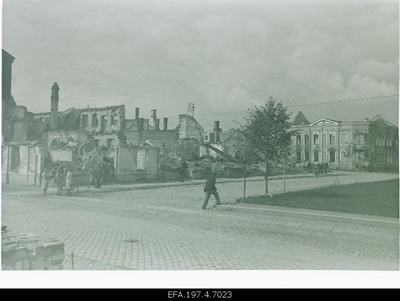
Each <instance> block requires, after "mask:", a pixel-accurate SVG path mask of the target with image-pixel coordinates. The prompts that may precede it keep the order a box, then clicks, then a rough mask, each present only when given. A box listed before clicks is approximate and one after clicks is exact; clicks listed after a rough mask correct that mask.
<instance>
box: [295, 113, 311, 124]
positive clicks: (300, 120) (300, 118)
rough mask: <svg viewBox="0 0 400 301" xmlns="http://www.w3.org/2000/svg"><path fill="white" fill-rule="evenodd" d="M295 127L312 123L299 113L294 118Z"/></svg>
mask: <svg viewBox="0 0 400 301" xmlns="http://www.w3.org/2000/svg"><path fill="white" fill-rule="evenodd" d="M293 124H294V125H300V124H310V122H309V121H308V120H307V118H306V117H305V116H304V114H303V112H302V111H299V112H298V113H297V115H296V117H295V118H294V121H293Z"/></svg>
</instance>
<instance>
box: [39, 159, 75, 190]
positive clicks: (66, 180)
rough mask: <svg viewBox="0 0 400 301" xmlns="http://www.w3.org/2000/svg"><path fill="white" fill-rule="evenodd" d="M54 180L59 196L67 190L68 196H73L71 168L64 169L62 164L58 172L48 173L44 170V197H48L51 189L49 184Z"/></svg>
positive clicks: (57, 169)
mask: <svg viewBox="0 0 400 301" xmlns="http://www.w3.org/2000/svg"><path fill="white" fill-rule="evenodd" d="M52 178H53V179H54V184H55V186H56V188H57V195H62V191H63V190H65V191H66V192H67V195H71V184H72V170H71V168H69V167H64V166H63V164H60V165H59V166H58V167H57V168H56V170H55V171H54V170H53V171H51V172H50V171H48V170H47V169H44V170H43V172H42V189H43V195H46V193H47V189H48V187H49V182H50V180H51V179H52Z"/></svg>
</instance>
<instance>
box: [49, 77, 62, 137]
mask: <svg viewBox="0 0 400 301" xmlns="http://www.w3.org/2000/svg"><path fill="white" fill-rule="evenodd" d="M59 90H60V88H59V87H58V85H57V83H54V84H53V86H52V87H51V111H50V129H51V130H56V129H57V128H58V91H59Z"/></svg>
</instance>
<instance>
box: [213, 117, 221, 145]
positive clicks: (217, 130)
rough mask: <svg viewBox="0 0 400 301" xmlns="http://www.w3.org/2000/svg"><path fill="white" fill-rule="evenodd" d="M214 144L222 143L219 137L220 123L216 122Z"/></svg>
mask: <svg viewBox="0 0 400 301" xmlns="http://www.w3.org/2000/svg"><path fill="white" fill-rule="evenodd" d="M213 132H214V142H215V143H220V142H221V141H220V136H219V132H220V128H219V121H214V131H213Z"/></svg>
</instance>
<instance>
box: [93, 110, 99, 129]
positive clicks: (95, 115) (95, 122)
mask: <svg viewBox="0 0 400 301" xmlns="http://www.w3.org/2000/svg"><path fill="white" fill-rule="evenodd" d="M98 125H99V120H98V119H97V114H96V113H94V114H93V115H92V126H98Z"/></svg>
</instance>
